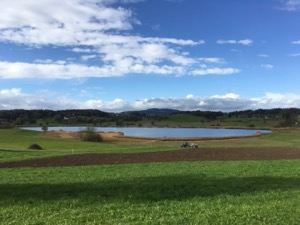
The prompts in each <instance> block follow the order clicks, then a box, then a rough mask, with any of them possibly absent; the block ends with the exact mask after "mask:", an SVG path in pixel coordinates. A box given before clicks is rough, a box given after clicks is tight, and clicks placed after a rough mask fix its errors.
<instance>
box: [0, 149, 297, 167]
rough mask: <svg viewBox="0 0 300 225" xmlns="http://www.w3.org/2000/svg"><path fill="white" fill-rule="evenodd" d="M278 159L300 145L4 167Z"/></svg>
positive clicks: (69, 158) (83, 157) (291, 155)
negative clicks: (294, 146)
mask: <svg viewBox="0 0 300 225" xmlns="http://www.w3.org/2000/svg"><path fill="white" fill-rule="evenodd" d="M278 159H300V148H233V149H232V148H228V149H226V148H222V149H218V148H217V149H209V148H207V149H204V148H199V149H180V150H174V151H159V152H145V153H129V154H124V153H122V154H80V155H66V156H56V157H49V158H41V159H28V160H22V161H13V162H3V163H0V168H14V167H47V166H82V165H100V164H125V163H149V162H176V161H209V160H210V161H228V160H278Z"/></svg>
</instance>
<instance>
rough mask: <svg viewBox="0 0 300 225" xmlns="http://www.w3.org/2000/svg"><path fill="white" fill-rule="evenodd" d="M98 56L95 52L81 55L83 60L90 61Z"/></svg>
mask: <svg viewBox="0 0 300 225" xmlns="http://www.w3.org/2000/svg"><path fill="white" fill-rule="evenodd" d="M95 58H97V55H95V54H93V55H82V56H81V60H82V61H88V60H90V59H95Z"/></svg>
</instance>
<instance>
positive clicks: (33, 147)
mask: <svg viewBox="0 0 300 225" xmlns="http://www.w3.org/2000/svg"><path fill="white" fill-rule="evenodd" d="M28 149H30V150H43V148H42V147H41V146H39V145H38V144H32V145H30V146H29V147H28Z"/></svg>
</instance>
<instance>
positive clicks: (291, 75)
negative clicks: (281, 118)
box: [0, 0, 300, 112]
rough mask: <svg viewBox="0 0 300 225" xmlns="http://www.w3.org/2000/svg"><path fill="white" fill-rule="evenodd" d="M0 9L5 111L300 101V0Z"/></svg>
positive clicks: (72, 3)
mask: <svg viewBox="0 0 300 225" xmlns="http://www.w3.org/2000/svg"><path fill="white" fill-rule="evenodd" d="M0 15H1V16H0V109H19V108H24V109H54V110H58V109H71V108H72V109H74V108H75V109H86V108H89V109H90V108H93V109H99V110H103V111H112V112H120V111H126V110H141V109H147V108H154V107H155V108H173V109H179V110H221V111H235V110H245V109H257V108H275V107H283V108H285V107H300V74H299V72H300V29H299V21H300V0H243V1H241V0H228V1H224V0H65V1H60V0H39V1H36V0H26V1H11V0H2V1H1V2H0Z"/></svg>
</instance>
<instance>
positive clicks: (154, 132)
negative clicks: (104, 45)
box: [22, 127, 271, 138]
mask: <svg viewBox="0 0 300 225" xmlns="http://www.w3.org/2000/svg"><path fill="white" fill-rule="evenodd" d="M22 129H26V130H35V131H42V129H41V128H40V127H23V128H22ZM84 129H85V127H49V128H48V131H55V130H57V131H58V130H63V131H69V132H77V131H82V130H84ZM95 129H96V131H98V132H123V133H124V135H125V136H132V137H148V138H198V137H199V138H202V137H203V138H208V137H231V136H249V135H254V134H256V133H257V132H261V133H271V131H270V130H254V129H224V128H220V129H219V128H157V127H95Z"/></svg>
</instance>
